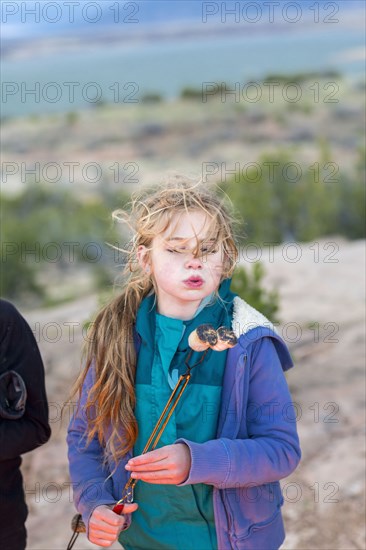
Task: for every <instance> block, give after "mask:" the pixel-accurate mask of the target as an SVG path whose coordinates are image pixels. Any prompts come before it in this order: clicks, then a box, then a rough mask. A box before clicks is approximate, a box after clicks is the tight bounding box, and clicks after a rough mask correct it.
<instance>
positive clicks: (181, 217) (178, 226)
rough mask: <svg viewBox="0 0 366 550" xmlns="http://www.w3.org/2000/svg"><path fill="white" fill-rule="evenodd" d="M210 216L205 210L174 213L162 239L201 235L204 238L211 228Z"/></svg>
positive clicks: (178, 238)
mask: <svg viewBox="0 0 366 550" xmlns="http://www.w3.org/2000/svg"><path fill="white" fill-rule="evenodd" d="M210 229H211V228H210V218H209V216H208V215H207V214H205V212H202V211H200V210H194V211H191V212H183V213H177V214H174V215H173V217H172V220H171V222H170V224H169V226H168V227H167V229H166V230H165V231H164V232H163V233H162V234H161V235H160V237H161V239H162V240H174V239H175V240H181V239H182V240H183V239H192V238H196V237H199V238H200V239H204V238H205V237H207V236H208V232H209V230H210Z"/></svg>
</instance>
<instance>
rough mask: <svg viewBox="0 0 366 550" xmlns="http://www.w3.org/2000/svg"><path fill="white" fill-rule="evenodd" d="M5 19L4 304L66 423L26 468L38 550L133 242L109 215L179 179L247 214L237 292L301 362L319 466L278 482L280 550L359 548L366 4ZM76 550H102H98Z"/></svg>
mask: <svg viewBox="0 0 366 550" xmlns="http://www.w3.org/2000/svg"><path fill="white" fill-rule="evenodd" d="M1 10H2V14H1V16H2V61H1V68H2V87H1V125H2V149H1V209H2V222H1V240H2V243H1V248H2V266H1V295H2V297H4V298H6V299H8V300H10V301H12V302H13V303H14V304H15V305H16V306H17V307H18V308H19V309H20V311H21V312H22V314H23V315H24V316H25V317H26V319H27V320H28V322H29V324H30V325H31V328H32V330H33V331H34V334H35V336H36V339H37V342H38V344H39V347H40V349H41V352H42V355H43V358H44V362H45V368H46V382H47V391H48V397H49V402H50V420H51V425H52V430H53V434H52V438H51V440H50V442H49V443H47V444H46V445H45V446H44V447H42V448H40V449H38V450H36V451H34V452H32V453H29V454H28V455H25V456H24V460H23V474H24V480H25V491H26V495H27V502H28V506H29V510H30V514H29V519H28V521H27V528H28V535H29V542H28V548H29V549H30V550H36V549H37V550H38V549H62V548H66V545H67V541H68V538H69V536H70V520H71V517H72V515H73V514H74V507H73V503H72V492H71V489H70V485H69V477H68V466H67V451H66V445H65V431H66V427H67V423H68V420H69V418H70V414H71V412H72V410H71V408H72V407H71V406H70V407H69V408H66V412H65V414H64V418H63V420H61V407H62V404H63V402H64V400H65V399H66V397H67V394H68V392H69V390H70V387H71V384H72V382H73V381H74V379H75V378H76V376H77V374H78V373H79V371H80V353H81V348H82V344H83V342H84V340H85V338H86V327H87V324H88V322H89V321H90V320H91V319H92V318H93V315H95V313H96V311H97V309H98V308H99V307H100V306H101V305H102V304H104V303H105V302H106V300H108V299H109V298H110V297H111V296H112V294H113V293H114V292H118V288H120V287H119V285H120V282H119V283H118V281H119V279H118V277H119V275H120V273H121V270H122V268H123V264H124V256H123V254H121V253H120V252H118V250H116V248H113V247H118V246H126V243H128V240H129V238H130V235H129V234H128V233H127V232H126V230H125V229H124V228H123V227H118V226H115V225H113V224H112V221H111V212H112V210H113V209H115V208H118V207H123V206H124V205H126V203H127V202H128V200H129V198H130V195H131V192H132V191H134V190H138V189H140V188H142V187H143V186H145V185H151V184H154V183H157V182H160V181H163V180H165V179H166V178H167V177H169V175H171V174H175V173H177V172H178V173H180V174H185V175H188V176H190V177H193V178H202V179H203V181H205V182H206V183H207V185H213V184H218V185H219V192H220V193H226V194H227V195H228V196H229V197H230V199H231V200H232V202H233V205H234V207H235V209H236V212H237V214H238V216H239V217H240V219H241V220H242V222H243V223H242V229H241V230H240V231H239V232H238V235H237V236H238V240H239V242H240V265H238V267H237V272H236V274H235V276H234V279H233V288H234V290H235V291H236V292H238V293H239V294H240V295H241V296H242V297H243V298H244V299H246V300H247V301H248V302H249V303H250V304H251V305H253V306H254V307H256V308H258V309H260V310H261V311H262V312H263V313H264V314H265V315H267V316H268V317H269V318H270V319H271V320H273V321H274V322H276V323H277V326H278V330H279V333H280V334H281V335H282V337H283V338H284V340H285V341H286V342H287V344H288V346H289V348H290V351H291V353H292V355H293V358H294V361H295V365H296V368H294V369H292V371H290V372H289V373H288V375H287V379H288V383H289V385H290V389H291V391H292V395H293V398H294V401H295V404H296V411H297V422H298V427H299V433H300V438H301V442H302V450H303V459H302V462H301V464H300V466H299V467H298V469H297V470H296V472H295V473H294V474H293V475H292V476H290V477H289V478H286V479H285V480H283V482H282V488H283V494H284V498H285V506H284V518H285V522H286V530H287V539H286V542H285V543H284V546H283V548H284V549H286V550H298V549H316V548H319V549H330V548H332V549H342V550H350V549H354V548H355V549H363V548H365V539H364V534H365V533H364V515H365V500H364V475H363V472H364V451H365V449H364V424H363V418H364V389H363V388H364V383H363V382H364V333H365V315H364V305H363V304H364V282H365V281H364V270H365V240H364V239H365V234H364V231H365V220H364V206H365V197H364V185H365V134H364V127H365V126H364V125H365V107H364V98H365V6H364V3H363V2H361V1H346V2H345V1H339V2H323V1H319V2H310V1H309V2H308V1H301V2H283V1H279V2H263V1H259V0H256V1H252V2H246V1H242V2H238V1H237V2H200V1H195V0H191V1H188V2H186V1H185V2H183V1H176V0H175V1H170V2H169V1H155V0H151V1H150V0H149V1H136V2H135V1H132V2H130V1H128V2H126V1H108V0H104V1H97V2H88V1H80V2H61V1H57V2H56V1H54V2H46V1H45V2H5V1H4V2H2V4H1ZM110 245H112V246H110ZM116 281H117V284H116ZM75 547H76V548H79V549H81V548H85V549H86V548H95V546H94V545H91V544H90V543H88V541H87V540H86V539H85V537H83V536H80V537H79V540H78V542H77V544H76V546H75ZM114 547H115V548H118V547H119V546H118V545H115V546H114ZM197 550H199V549H197Z"/></svg>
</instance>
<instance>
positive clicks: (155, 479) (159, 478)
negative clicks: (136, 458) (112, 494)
mask: <svg viewBox="0 0 366 550" xmlns="http://www.w3.org/2000/svg"><path fill="white" fill-rule="evenodd" d="M131 477H132V478H133V479H141V481H147V482H148V483H167V482H166V481H163V480H166V479H169V480H171V479H172V476H171V473H169V471H168V470H166V469H165V470H159V471H153V472H147V471H144V472H135V471H134V472H132V473H131ZM170 483H172V481H170Z"/></svg>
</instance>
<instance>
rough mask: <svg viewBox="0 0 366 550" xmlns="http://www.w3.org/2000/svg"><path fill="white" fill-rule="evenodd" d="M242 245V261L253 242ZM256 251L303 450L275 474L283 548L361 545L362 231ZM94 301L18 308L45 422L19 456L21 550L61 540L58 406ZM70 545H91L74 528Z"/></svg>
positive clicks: (63, 459) (75, 368) (64, 523)
mask: <svg viewBox="0 0 366 550" xmlns="http://www.w3.org/2000/svg"><path fill="white" fill-rule="evenodd" d="M241 252H242V254H241V257H242V259H243V261H245V262H246V263H247V264H248V263H250V261H251V259H252V258H253V250H252V249H251V250H249V249H245V248H243V250H242V251H241ZM260 253H261V261H262V262H263V264H264V266H265V269H266V278H265V284H266V286H267V287H268V288H269V289H270V288H273V287H276V288H278V290H279V293H280V299H281V311H280V316H281V320H282V323H281V324H280V325H279V327H278V330H279V332H280V334H281V335H282V336H283V337H284V339H285V341H286V342H287V343H288V345H289V348H290V350H291V352H292V355H293V358H294V360H295V365H296V367H295V368H294V369H292V370H291V371H290V372H289V373H288V382H289V385H290V388H291V391H292V395H293V399H294V401H295V403H296V410H297V419H298V429H299V434H300V439H301V446H302V453H303V458H302V461H301V464H300V466H299V467H298V469H297V470H296V472H294V473H293V474H292V475H291V476H290V477H288V478H286V479H285V480H283V482H282V488H283V494H284V498H285V506H284V508H283V514H284V518H285V523H286V530H287V538H286V541H285V543H284V545H283V547H282V548H283V550H300V549H311V550H313V549H322V550H325V549H327V550H330V549H332V550H336V549H337V550H351V549H360V550H362V549H364V548H365V547H366V545H365V538H364V516H365V500H364V465H365V461H364V460H365V457H364V454H365V439H364V416H365V408H364V399H365V392H364V351H365V346H364V334H365V309H364V299H365V296H364V288H365V284H364V283H365V281H364V273H365V241H361V240H359V241H353V242H348V241H346V240H343V239H341V238H339V237H334V238H328V239H319V240H318V241H317V242H316V243H301V244H297V245H296V246H295V245H293V244H292V245H291V244H288V245H281V246H278V247H275V248H274V249H273V250H269V249H265V250H262V251H260ZM244 298H245V297H244ZM96 307H97V299H96V297H95V296H90V297H88V298H83V299H81V300H79V301H77V302H74V303H72V304H65V305H63V306H60V307H58V308H57V309H54V310H52V311H51V310H38V311H30V312H24V315H25V316H26V318H27V319H28V321H29V323H30V324H31V326H32V327H33V328H34V330H35V333H36V336H37V339H38V342H39V346H40V348H41V351H42V354H43V357H44V360H45V365H46V372H47V391H48V397H49V402H50V417H51V422H52V430H53V433H52V438H51V440H50V442H49V443H47V444H46V445H45V446H44V447H42V448H40V449H38V450H36V451H34V452H32V453H29V454H28V455H25V456H24V461H23V474H24V478H25V488H26V492H27V501H28V505H29V509H30V514H29V519H28V521H27V527H28V534H29V544H28V548H29V550H41V549H47V550H58V549H64V548H66V545H67V541H68V539H69V536H70V520H71V517H72V516H73V514H74V508H73V504H72V495H71V493H70V488H69V485H68V470H67V451H66V445H65V428H66V424H67V421H68V419H69V416H70V413H71V411H70V409H66V411H65V418H64V420H63V422H61V420H60V411H61V405H62V402H63V400H64V399H65V397H66V394H67V392H68V390H69V388H70V383H71V381H72V380H73V379H74V377H75V376H76V374H77V373H78V372H79V364H80V359H79V357H80V347H81V344H82V341H83V335H82V330H81V329H82V325H83V322H84V321H85V320H86V319H88V318H89V317H90V316H91V315H92V313H93V312H94V311H95V308H96ZM75 548H76V549H79V550H81V549H87V548H96V546H94V545H92V544H90V543H89V542H88V541H87V540H86V538H85V536H84V535H81V536H80V537H79V540H78V542H77V544H76V545H75ZM113 548H120V546H119V545H115V546H113ZM197 550H199V549H197ZM258 550H260V549H258Z"/></svg>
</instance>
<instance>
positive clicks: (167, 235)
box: [137, 210, 223, 320]
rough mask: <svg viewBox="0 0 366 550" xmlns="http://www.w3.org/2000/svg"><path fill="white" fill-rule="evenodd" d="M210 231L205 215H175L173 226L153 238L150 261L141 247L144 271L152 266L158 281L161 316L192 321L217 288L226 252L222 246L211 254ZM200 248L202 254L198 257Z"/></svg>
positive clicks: (140, 258)
mask: <svg viewBox="0 0 366 550" xmlns="http://www.w3.org/2000/svg"><path fill="white" fill-rule="evenodd" d="M172 228H173V230H172ZM207 231H208V218H207V216H206V214H205V213H204V212H202V211H200V210H194V211H191V212H189V213H183V214H179V215H175V216H173V219H172V223H171V225H170V227H169V228H168V229H167V230H166V231H165V232H164V233H163V234H161V235H157V236H156V237H155V238H154V239H153V242H152V249H151V251H150V261H147V257H146V251H147V249H146V247H145V246H143V245H141V246H139V248H138V251H137V255H138V259H139V262H140V265H141V266H142V267H143V268H144V269H146V268H147V266H149V267H150V269H151V275H152V276H153V277H154V279H155V283H156V286H157V289H158V296H157V309H158V312H159V313H160V314H162V315H166V316H167V317H173V318H176V319H182V320H188V319H192V317H194V314H195V312H196V310H197V308H198V306H199V304H200V303H201V301H202V299H203V298H205V297H206V296H208V295H209V294H211V292H213V291H214V290H216V289H217V288H218V286H219V284H220V280H221V275H222V271H223V249H222V245H220V246H219V245H216V246H215V247H214V248H213V249H212V250H211V251H210V252H208V250H209V248H211V247H212V245H213V244H215V243H213V242H212V241H211V242H209V241H208V240H207V239H206V235H207ZM197 239H198V243H197ZM197 245H198V251H199V252H198V253H197V255H196V256H195V255H194V250H195V248H196V247H197Z"/></svg>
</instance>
